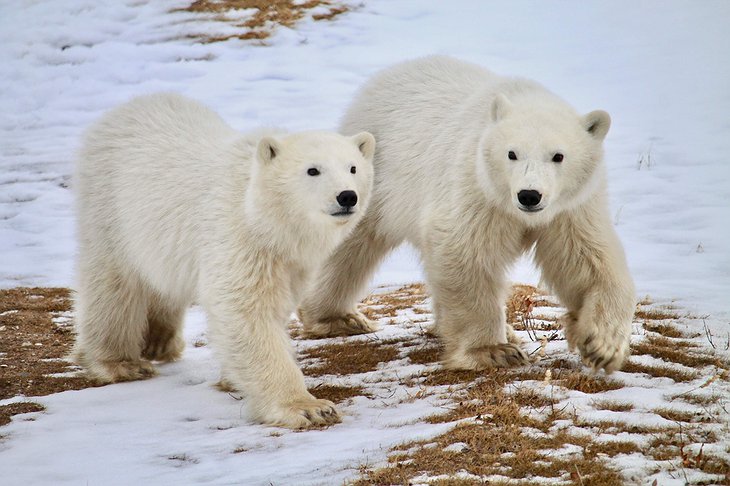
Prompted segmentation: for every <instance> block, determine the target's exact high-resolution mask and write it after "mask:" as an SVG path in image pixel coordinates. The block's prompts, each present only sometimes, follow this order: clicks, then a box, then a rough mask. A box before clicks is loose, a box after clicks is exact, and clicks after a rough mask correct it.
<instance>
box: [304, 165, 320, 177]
mask: <svg viewBox="0 0 730 486" xmlns="http://www.w3.org/2000/svg"><path fill="white" fill-rule="evenodd" d="M307 174H309V175H311V176H318V175H319V174H320V172H319V169H317V168H316V167H312V168H310V169H309V170H307Z"/></svg>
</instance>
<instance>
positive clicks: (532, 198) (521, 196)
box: [517, 190, 542, 208]
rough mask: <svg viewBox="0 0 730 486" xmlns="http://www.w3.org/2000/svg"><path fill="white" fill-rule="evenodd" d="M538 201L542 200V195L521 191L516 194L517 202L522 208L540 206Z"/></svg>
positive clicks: (531, 191)
mask: <svg viewBox="0 0 730 486" xmlns="http://www.w3.org/2000/svg"><path fill="white" fill-rule="evenodd" d="M540 199H542V194H540V193H539V192H537V191H533V190H529V191H525V190H522V191H520V192H518V193H517V200H518V201H519V202H520V204H522V205H523V206H527V207H528V208H531V207H533V206H537V205H538V204H540Z"/></svg>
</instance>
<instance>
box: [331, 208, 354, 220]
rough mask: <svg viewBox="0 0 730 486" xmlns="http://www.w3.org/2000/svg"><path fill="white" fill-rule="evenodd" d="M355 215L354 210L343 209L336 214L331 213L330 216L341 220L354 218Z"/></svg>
mask: <svg viewBox="0 0 730 486" xmlns="http://www.w3.org/2000/svg"><path fill="white" fill-rule="evenodd" d="M353 214H355V211H353V210H352V209H341V210H340V211H337V212H336V213H330V216H334V217H336V218H341V217H344V216H352V215H353Z"/></svg>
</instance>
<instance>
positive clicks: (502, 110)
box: [492, 93, 512, 122]
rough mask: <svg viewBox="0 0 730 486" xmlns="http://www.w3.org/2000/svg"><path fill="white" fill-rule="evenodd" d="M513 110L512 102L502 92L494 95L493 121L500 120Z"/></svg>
mask: <svg viewBox="0 0 730 486" xmlns="http://www.w3.org/2000/svg"><path fill="white" fill-rule="evenodd" d="M511 110H512V102H511V101H510V100H509V99H508V98H507V97H506V96H505V95H503V94H502V93H500V94H498V95H497V96H495V97H494V101H492V121H495V122H496V121H499V120H501V119H503V118H504V117H505V116H507V115H508V114H509V112H510V111H511Z"/></svg>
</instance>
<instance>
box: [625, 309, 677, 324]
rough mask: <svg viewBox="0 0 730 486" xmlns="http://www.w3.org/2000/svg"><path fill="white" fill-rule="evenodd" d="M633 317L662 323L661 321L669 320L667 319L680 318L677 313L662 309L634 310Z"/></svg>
mask: <svg viewBox="0 0 730 486" xmlns="http://www.w3.org/2000/svg"><path fill="white" fill-rule="evenodd" d="M634 317H635V318H636V319H647V320H650V321H663V320H669V319H679V318H680V317H682V316H681V315H679V314H678V313H677V312H675V311H674V310H673V309H663V308H651V309H642V308H639V309H637V310H636V313H635V314H634Z"/></svg>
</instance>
